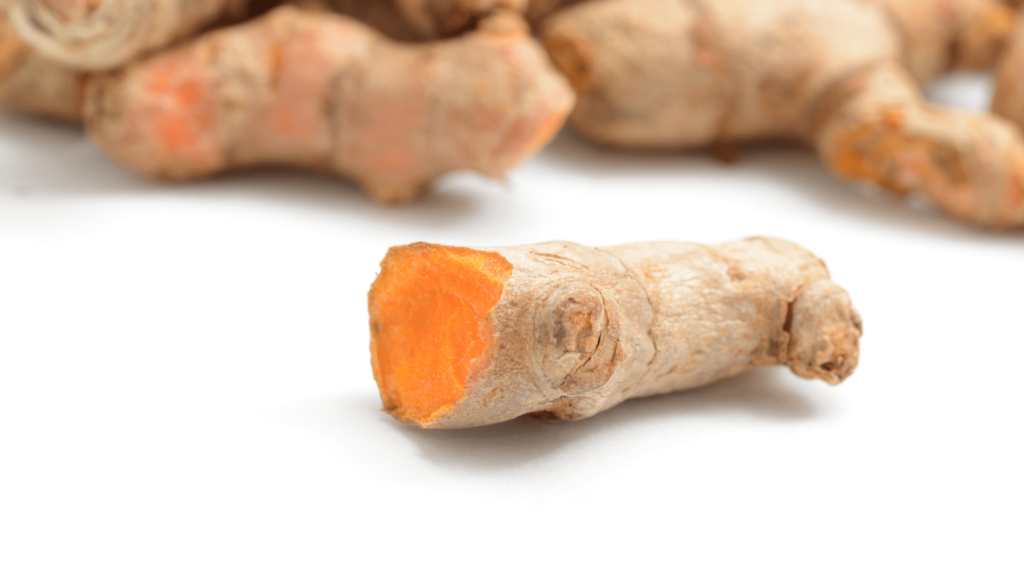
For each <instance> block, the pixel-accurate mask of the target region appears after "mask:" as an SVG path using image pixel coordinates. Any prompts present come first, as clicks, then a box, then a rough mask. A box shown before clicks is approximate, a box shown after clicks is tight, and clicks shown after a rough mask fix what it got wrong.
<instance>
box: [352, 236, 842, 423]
mask: <svg viewBox="0 0 1024 576" xmlns="http://www.w3.org/2000/svg"><path fill="white" fill-rule="evenodd" d="M369 310H370V334H371V344H370V349H371V354H372V362H373V371H374V377H375V378H376V380H377V384H378V386H379V388H380V394H381V399H382V401H383V403H384V409H385V410H386V411H387V412H389V413H390V414H391V415H392V416H394V417H395V418H397V419H399V420H401V421H403V422H410V423H413V424H416V425H418V426H420V427H423V428H465V427H470V426H480V425H484V424H492V423H496V422H501V421H504V420H509V419H512V418H515V417H517V416H520V415H523V414H532V415H535V416H539V417H543V418H553V419H566V420H575V419H580V418H586V417H589V416H593V415H595V414H597V413H598V412H601V411H603V410H607V409H608V408H611V407H613V406H615V405H617V404H619V403H620V402H622V401H624V400H626V399H628V398H636V397H641V396H650V395H654V394H662V393H666V392H672V391H677V390H686V389H690V388H695V387H698V386H702V385H705V384H708V383H710V382H714V381H716V380H721V379H723V378H728V377H730V376H734V375H736V374H739V373H740V372H743V371H745V370H747V369H749V368H753V367H755V366H768V365H775V364H783V365H786V366H789V367H790V368H791V369H792V370H793V371H794V372H795V373H796V374H798V375H799V376H802V377H805V378H817V379H820V380H824V381H826V382H828V383H830V384H838V383H840V382H842V381H843V380H844V379H846V378H847V377H848V376H849V375H850V374H852V373H853V371H854V369H855V368H856V366H857V362H858V357H859V338H860V335H861V320H860V317H859V316H858V314H857V312H856V311H855V310H854V308H853V306H852V304H851V302H850V298H849V296H847V294H846V292H845V291H843V290H842V288H840V287H838V286H836V285H835V284H834V283H832V281H831V280H829V274H828V270H827V269H826V268H825V265H824V264H823V263H822V262H821V260H819V259H817V258H816V257H815V256H814V255H813V254H811V253H809V252H807V251H806V250H804V249H802V248H800V247H798V246H796V245H794V244H791V243H789V242H785V241H783V240H776V239H768V238H751V239H748V240H743V241H739V242H730V243H727V244H722V245H719V246H713V247H709V246H701V245H698V244H690V243H683V242H656V243H647V244H630V245H626V246H616V247H611V248H600V249H593V248H586V247H584V246H580V245H578V244H573V243H570V242H549V243H546V244H536V245H531V246H515V247H509V248H492V249H469V248H455V247H449V246H438V245H433V244H412V245H409V246H400V247H396V248H392V249H391V250H390V251H389V252H388V255H387V257H386V258H385V259H384V261H383V262H382V264H381V272H380V275H379V276H378V277H377V280H376V281H375V282H374V284H373V287H372V288H371V290H370V295H369Z"/></svg>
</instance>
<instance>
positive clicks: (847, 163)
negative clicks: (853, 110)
mask: <svg viewBox="0 0 1024 576" xmlns="http://www.w3.org/2000/svg"><path fill="white" fill-rule="evenodd" d="M902 124H903V115H902V114H901V113H900V112H899V111H898V110H892V111H889V112H887V113H886V114H884V115H883V117H882V120H881V122H876V123H865V124H862V125H860V126H855V127H852V128H850V129H849V130H847V131H846V133H844V134H842V135H841V136H840V137H839V139H838V140H837V145H836V146H835V148H834V149H833V151H832V153H831V155H830V158H829V162H830V163H831V164H832V167H833V168H834V169H835V170H836V171H837V172H839V173H840V174H842V175H844V176H846V177H847V178H853V179H856V180H867V181H870V182H874V183H876V184H878V185H879V186H882V187H883V188H885V189H887V190H889V191H890V192H893V193H895V194H899V195H903V194H907V193H909V192H910V191H911V190H913V189H915V188H922V189H931V190H932V191H935V190H937V189H940V188H941V189H947V188H953V187H956V186H961V185H963V184H964V183H966V182H967V179H968V178H967V174H966V173H965V172H964V169H963V167H962V166H961V163H960V160H959V156H958V154H957V152H956V150H955V149H953V148H951V147H950V146H948V145H945V144H943V143H941V142H936V141H932V140H929V139H927V138H923V137H920V136H914V135H909V134H906V133H904V132H903V130H902Z"/></svg>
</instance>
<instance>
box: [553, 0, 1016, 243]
mask: <svg viewBox="0 0 1024 576" xmlns="http://www.w3.org/2000/svg"><path fill="white" fill-rule="evenodd" d="M1012 18H1013V13H1012V11H1011V10H1010V9H1009V8H1007V7H1006V6H1005V5H1002V4H1000V3H998V2H995V1H994V0H959V1H956V0H870V1H869V0H830V1H828V2H823V1H821V0H773V1H771V2H751V1H749V0H591V1H590V2H585V3H583V4H580V5H577V6H570V7H568V8H565V9H563V10H560V11H558V12H556V13H555V14H553V15H552V16H550V17H549V18H548V19H547V20H546V21H545V22H544V25H543V27H542V37H543V39H544V41H545V44H546V46H547V48H548V51H549V53H551V55H552V57H553V59H554V61H555V63H556V64H557V65H558V66H559V68H560V69H561V70H562V71H563V72H565V73H566V75H567V76H568V77H569V78H570V80H571V81H572V83H573V86H574V88H575V89H576V91H577V96H578V104H577V107H576V109H575V111H574V112H573V115H572V116H571V118H570V123H571V125H572V126H573V128H574V129H575V130H577V131H578V132H580V133H581V134H583V135H584V136H586V137H587V138H589V139H592V140H594V141H596V142H599V143H602V144H605V145H610V146H616V147H622V148H639V149H688V148H696V147H704V146H713V145H717V144H724V143H736V142H746V141H752V140H764V139H785V140H795V141H801V142H805V143H809V144H812V145H814V146H816V147H817V148H818V149H819V151H821V152H822V154H823V156H825V160H826V162H827V163H828V164H829V165H830V166H831V167H832V168H833V169H834V170H836V171H837V172H838V173H839V174H840V175H842V176H844V177H848V178H856V179H866V177H865V175H864V174H854V173H849V172H847V171H844V170H842V168H843V167H845V166H846V164H845V163H841V162H837V161H836V160H835V159H833V158H831V157H829V154H831V153H833V152H834V150H836V146H835V139H836V138H837V136H838V135H839V134H840V133H843V134H846V133H848V131H849V129H851V128H853V127H855V126H854V125H856V124H857V122H860V124H862V125H879V119H882V118H893V117H894V116H893V115H892V114H891V112H892V111H893V105H894V103H895V104H896V107H897V108H898V112H899V113H900V114H901V115H902V116H904V117H907V118H909V119H910V121H909V122H908V123H907V124H906V130H907V133H906V134H903V135H901V136H902V137H903V140H904V144H905V145H906V147H907V150H906V153H905V154H904V155H903V156H902V157H901V158H899V159H895V160H894V159H893V158H890V157H887V156H885V155H880V156H872V157H871V158H869V160H870V162H871V163H873V164H876V165H877V166H873V167H872V169H871V170H870V171H871V172H872V173H877V174H882V175H884V177H882V176H876V177H873V178H867V179H870V180H872V181H873V182H875V183H876V184H879V185H881V186H883V187H886V188H888V189H890V190H893V191H895V192H898V193H901V194H902V193H905V192H906V191H907V188H906V186H905V185H906V184H907V183H911V182H912V183H914V185H920V186H921V188H920V189H921V191H922V192H923V193H924V194H926V195H928V196H929V197H931V198H932V199H933V200H934V201H935V202H936V203H937V204H939V205H940V206H941V207H942V208H944V209H945V210H947V211H948V212H950V213H951V214H952V215H954V216H956V217H958V218H961V219H964V220H968V221H970V222H974V223H976V224H980V225H983V226H989V227H993V228H1001V227H1012V226H1020V225H1022V224H1024V209H1022V208H1021V207H1019V206H1018V204H1017V200H1016V190H1017V189H1018V188H1019V185H1020V179H1021V176H1022V174H1021V173H1020V172H1019V171H1018V170H1017V168H1016V158H1017V157H1018V156H1020V154H1021V151H1022V150H1024V146H1022V142H1021V139H1020V136H1019V135H1017V134H1016V133H1015V130H1014V129H1012V128H1011V127H1010V126H1009V125H1008V124H1007V123H1005V122H1001V121H999V120H997V119H994V118H992V117H990V116H988V115H964V114H962V113H958V112H952V111H948V110H945V109H942V108H938V107H934V106H930V105H928V104H927V103H926V102H924V100H923V98H922V97H921V96H920V93H919V90H918V84H919V83H920V82H923V81H927V80H930V79H932V78H934V77H935V76H936V75H937V74H939V73H941V72H944V71H946V70H949V69H951V68H956V67H971V68H977V67H985V66H988V65H991V64H992V62H993V60H994V59H995V58H996V56H997V55H998V53H999V52H1000V49H1001V47H1002V46H1003V44H1004V43H1005V41H1006V39H1007V37H1008V36H1009V32H1010V28H1011V26H1012ZM868 39H870V41H869V40H868ZM894 70H897V71H898V73H897V72H894ZM669 71H671V72H669ZM897 77H898V80H895V79H896V78H897ZM894 81H896V82H898V83H899V84H900V85H901V86H900V91H901V94H902V95H901V97H900V98H899V99H898V101H894V100H893V99H892V98H891V97H890V94H888V93H881V94H879V95H878V97H877V98H876V97H875V95H873V94H871V93H870V92H869V89H870V88H872V87H875V86H880V85H882V84H888V83H892V82H894ZM855 109H856V110H857V111H858V113H859V114H863V115H864V116H863V117H862V118H857V117H856V116H854V115H853V114H852V111H853V110H855ZM947 118H948V120H947ZM925 120H926V121H927V123H928V124H931V125H933V126H930V127H929V128H928V129H927V130H925V129H924V128H923V127H922V124H921V123H922V122H924V121H925ZM836 124H839V125H840V127H839V128H837V127H836ZM879 126H880V127H879V131H882V132H884V130H882V128H884V125H879ZM876 135H877V134H876ZM873 137H874V136H872V138H873ZM920 137H925V139H922V138H920ZM927 138H931V139H932V140H927ZM856 148H857V149H858V150H859V149H860V148H864V149H865V150H868V151H870V150H871V149H872V143H871V142H867V143H864V142H859V143H858V144H857V146H856ZM993 148H998V149H997V150H995V157H996V158H999V159H1001V160H1006V162H1005V163H1004V164H1003V165H1002V166H1001V167H1000V168H999V169H998V170H996V171H995V172H992V171H991V170H989V168H990V165H991V163H992V161H991V158H992V154H991V153H992V151H993ZM937 149H941V150H942V151H943V153H942V154H940V155H935V150H937ZM864 153H865V154H867V153H868V152H864ZM949 154H952V155H953V158H952V159H950V158H949ZM943 163H946V164H951V165H955V166H956V170H953V172H956V174H955V175H954V176H955V178H954V180H949V181H943V180H942V179H941V177H939V176H936V174H938V173H939V172H942V170H941V166H940V167H937V168H936V167H933V166H932V165H933V164H943ZM922 164H924V165H927V166H925V167H924V168H922V167H921V165H922ZM922 171H928V172H929V174H930V175H929V176H928V177H924V176H921V175H920V174H917V175H913V174H910V173H914V172H922ZM894 174H895V175H894ZM908 174H909V175H908ZM893 183H899V185H898V186H896V185H893ZM951 190H952V191H951ZM951 196H956V198H955V199H953V198H951Z"/></svg>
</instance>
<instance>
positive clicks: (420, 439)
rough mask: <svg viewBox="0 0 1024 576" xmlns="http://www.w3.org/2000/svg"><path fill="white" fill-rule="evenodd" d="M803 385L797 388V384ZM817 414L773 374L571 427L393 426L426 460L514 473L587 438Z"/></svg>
mask: <svg viewBox="0 0 1024 576" xmlns="http://www.w3.org/2000/svg"><path fill="white" fill-rule="evenodd" d="M801 384H803V383H801ZM819 412H820V410H819V408H818V407H817V406H816V405H815V404H814V403H813V402H812V401H811V400H810V399H809V398H808V397H807V396H806V395H804V394H803V393H801V392H800V391H799V390H797V389H796V388H795V387H794V386H793V385H791V384H787V383H785V382H783V378H782V372H781V371H780V370H777V369H758V370H752V371H750V372H746V373H744V374H742V375H740V376H737V377H735V378H731V379H729V380H725V381H723V382H719V383H716V384H713V385H710V386H707V387H704V388H699V389H696V390H691V391H688V392H681V393H676V394H667V395H664V396H656V397H651V398H642V399H638V400H630V401H627V402H625V403H623V404H622V405H620V406H617V407H615V408H613V409H611V410H609V411H607V412H603V413H601V414H599V415H597V416H594V417H592V418H588V419H585V420H580V421H577V422H544V421H540V420H537V419H534V418H531V417H522V418H518V419H516V420H513V421H511V422H505V423H502V424H495V425H492V426H484V427H480V428H471V429H467V430H420V429H418V428H414V427H412V426H408V425H403V424H399V423H397V422H393V423H392V424H391V425H392V426H394V427H395V428H396V429H398V430H399V431H400V432H401V433H402V434H403V435H405V436H406V437H407V438H409V440H411V441H413V442H415V443H416V444H417V446H418V447H419V449H420V451H421V453H422V455H423V457H424V458H426V459H427V460H429V461H431V462H433V463H435V464H437V465H439V466H444V467H452V468H466V469H474V470H479V471H485V470H494V469H503V468H514V467H517V466H520V465H523V464H526V463H528V462H531V461H533V460H536V459H538V458H542V457H545V456H548V455H550V454H553V453H555V452H558V451H560V450H563V449H565V448H566V447H568V446H570V445H572V444H574V443H576V442H578V441H581V440H583V439H587V438H595V437H600V436H602V435H604V434H611V433H614V432H615V431H616V430H619V429H622V428H627V427H632V426H637V425H639V424H641V423H647V422H652V421H656V420H663V419H669V418H671V419H677V418H700V417H718V416H721V415H722V414H723V413H730V414H737V413H738V414H739V415H741V416H742V417H750V418H758V419H762V420H770V421H775V422H778V423H780V424H785V423H787V422H792V421H800V420H806V419H810V418H814V417H817V416H818V415H819Z"/></svg>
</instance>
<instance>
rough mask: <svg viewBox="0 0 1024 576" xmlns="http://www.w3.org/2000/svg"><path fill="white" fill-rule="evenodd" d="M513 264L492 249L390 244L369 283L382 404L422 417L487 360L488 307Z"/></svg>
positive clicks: (406, 418) (463, 387) (446, 406)
mask: <svg viewBox="0 0 1024 576" xmlns="http://www.w3.org/2000/svg"><path fill="white" fill-rule="evenodd" d="M511 275H512V265H511V264H510V263H509V262H508V260H506V259H505V258H504V257H502V256H501V255H500V254H497V253H495V252H483V251H479V250H471V249H468V248H454V247H449V246H438V245H435V244H423V243H420V244H411V245H408V246H400V247H396V248H392V249H391V250H389V251H388V255H387V256H386V257H385V258H384V261H383V262H382V263H381V272H380V275H379V276H378V277H377V280H376V281H375V282H374V283H373V287H372V288H371V289H370V296H369V300H370V351H371V355H372V362H373V374H374V378H375V379H376V380H377V386H378V387H379V388H380V395H381V400H382V401H383V403H384V410H386V411H387V412H388V413H390V414H391V415H392V416H394V417H395V418H397V419H398V420H401V421H403V422H411V423H415V424H418V425H421V426H423V425H427V424H429V423H430V422H431V421H433V420H435V419H437V418H438V417H439V416H440V415H442V414H443V413H445V412H446V411H449V410H451V408H452V406H453V405H454V404H455V403H457V402H458V401H459V400H461V399H462V398H463V396H465V394H466V392H467V382H468V381H469V380H470V379H471V377H472V376H473V375H474V374H475V373H477V372H478V371H479V370H481V369H482V368H483V367H484V366H485V365H486V364H487V361H488V358H489V353H488V348H489V347H490V345H491V342H492V334H491V323H490V315H491V311H492V310H493V309H494V307H495V306H496V305H497V304H498V301H499V300H501V295H502V293H503V291H504V288H505V283H506V282H508V279H509V278H510V277H511Z"/></svg>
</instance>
